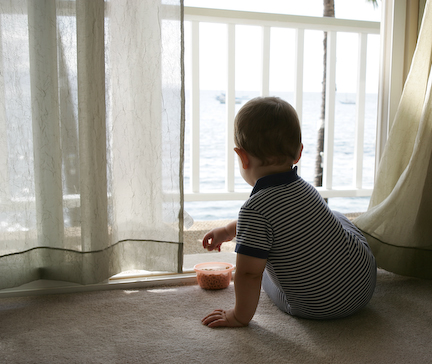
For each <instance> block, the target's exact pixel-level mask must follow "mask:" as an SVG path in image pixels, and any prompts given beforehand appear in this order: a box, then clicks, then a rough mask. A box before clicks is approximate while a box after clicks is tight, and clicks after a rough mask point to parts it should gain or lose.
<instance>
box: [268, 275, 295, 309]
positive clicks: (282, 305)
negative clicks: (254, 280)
mask: <svg viewBox="0 0 432 364" xmlns="http://www.w3.org/2000/svg"><path fill="white" fill-rule="evenodd" d="M262 287H263V289H264V291H265V292H266V293H267V295H268V296H269V297H270V299H271V300H272V301H273V303H274V304H275V305H276V306H277V307H278V308H279V309H280V310H282V311H283V312H286V313H288V314H290V315H291V314H292V313H291V307H290V305H289V303H288V301H287V299H286V296H285V293H284V292H283V291H281V289H280V288H279V287H278V286H276V284H274V282H273V280H272V279H271V278H270V275H269V274H268V272H267V269H265V270H264V273H263V278H262Z"/></svg>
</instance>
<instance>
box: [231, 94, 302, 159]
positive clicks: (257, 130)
mask: <svg viewBox="0 0 432 364" xmlns="http://www.w3.org/2000/svg"><path fill="white" fill-rule="evenodd" d="M234 141H235V144H236V146H237V147H238V148H241V149H244V150H245V151H246V152H248V153H249V154H251V155H252V156H254V157H256V158H258V159H260V160H261V162H262V163H263V165H269V164H283V163H286V161H287V160H290V161H291V162H294V161H295V160H296V159H297V158H298V156H299V153H300V148H301V129H300V122H299V119H298V116H297V112H296V111H295V110H294V108H293V107H292V106H291V105H290V104H289V103H288V102H286V101H284V100H282V99H281V98H279V97H257V98H254V99H252V100H250V101H248V102H247V103H246V104H245V105H244V106H243V107H242V108H241V109H240V110H239V112H238V113H237V116H236V118H235V126H234Z"/></svg>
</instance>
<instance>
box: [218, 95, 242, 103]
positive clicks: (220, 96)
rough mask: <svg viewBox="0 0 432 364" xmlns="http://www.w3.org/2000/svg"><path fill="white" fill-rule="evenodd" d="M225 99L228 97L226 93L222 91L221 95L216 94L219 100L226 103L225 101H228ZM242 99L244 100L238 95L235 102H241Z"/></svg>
mask: <svg viewBox="0 0 432 364" xmlns="http://www.w3.org/2000/svg"><path fill="white" fill-rule="evenodd" d="M225 99H226V97H225V93H221V94H220V95H217V96H216V100H218V101H219V102H220V103H221V104H225V101H226V100H225ZM242 101H243V100H242V99H241V98H240V97H236V98H235V103H236V104H241V103H242Z"/></svg>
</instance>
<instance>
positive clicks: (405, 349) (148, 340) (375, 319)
mask: <svg viewBox="0 0 432 364" xmlns="http://www.w3.org/2000/svg"><path fill="white" fill-rule="evenodd" d="M233 304H234V287H233V284H232V283H231V285H230V286H229V287H228V288H227V289H224V290H219V291H205V290H202V289H201V288H199V286H197V285H185V286H174V287H173V286H171V287H157V288H146V289H133V290H121V289H117V290H111V291H98V292H85V293H71V294H56V295H45V296H27V297H10V298H1V299H0V362H1V363H104V364H107V363H203V364H213V363H214V364H228V363H296V364H299V363H313V364H317V363H332V364H335V363H344V364H345V363H392V364H394V363H416V364H417V363H430V362H431V361H432V330H431V328H432V307H431V304H432V281H427V280H420V279H416V278H409V277H402V276H398V275H395V274H392V273H389V272H386V271H384V270H379V271H378V282H377V287H376V290H375V294H374V296H373V298H372V300H371V301H370V303H369V304H368V305H367V306H366V308H364V309H363V310H361V311H360V312H358V313H357V314H355V315H353V316H351V317H348V318H345V319H339V320H332V321H314V320H305V319H298V318H294V317H291V316H289V315H286V314H284V313H282V312H281V311H279V310H278V309H277V308H276V307H275V306H274V305H273V304H272V302H271V301H270V300H269V298H268V297H267V296H266V294H265V293H264V292H262V294H261V298H260V303H259V306H258V309H257V312H256V314H255V316H254V319H253V320H252V321H251V323H250V324H249V326H248V327H245V328H238V329H228V328H218V329H210V328H208V327H206V326H203V325H202V324H201V321H200V320H201V318H202V317H203V316H205V315H206V314H207V313H209V312H210V311H211V310H212V309H214V308H230V307H231V306H232V305H233Z"/></svg>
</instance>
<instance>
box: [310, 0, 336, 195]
mask: <svg viewBox="0 0 432 364" xmlns="http://www.w3.org/2000/svg"><path fill="white" fill-rule="evenodd" d="M323 7H324V12H323V16H328V17H334V16H335V9H334V0H323ZM326 71H327V32H324V39H323V81H322V90H321V115H320V124H319V128H318V135H317V149H316V158H315V178H314V184H315V186H316V187H318V186H322V180H323V168H322V163H323V161H322V155H323V152H324V134H325V129H324V120H325V105H326V84H327V72H326Z"/></svg>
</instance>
